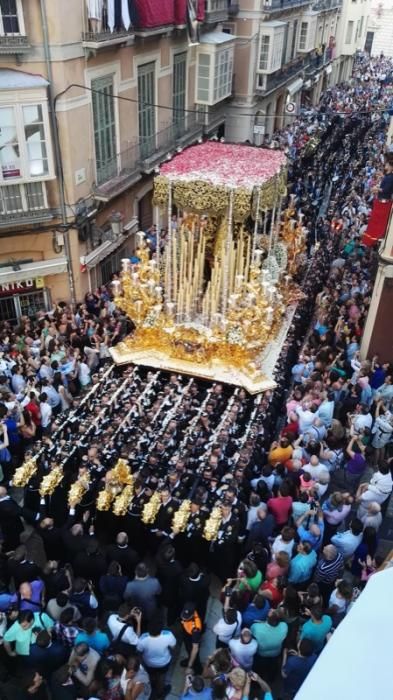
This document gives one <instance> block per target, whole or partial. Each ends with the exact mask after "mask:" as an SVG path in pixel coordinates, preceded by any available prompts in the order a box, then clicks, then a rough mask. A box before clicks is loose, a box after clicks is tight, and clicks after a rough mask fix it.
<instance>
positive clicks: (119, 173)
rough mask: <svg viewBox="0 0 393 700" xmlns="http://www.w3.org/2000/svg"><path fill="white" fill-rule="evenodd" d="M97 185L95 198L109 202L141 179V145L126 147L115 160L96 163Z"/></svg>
mask: <svg viewBox="0 0 393 700" xmlns="http://www.w3.org/2000/svg"><path fill="white" fill-rule="evenodd" d="M94 166H95V169H96V177H97V183H96V184H95V186H94V187H93V192H94V197H95V199H98V200H100V201H103V202H108V201H109V200H110V199H112V198H113V197H117V195H119V194H121V193H122V192H124V191H125V190H126V189H128V188H129V187H131V186H132V185H134V184H135V183H136V182H138V180H140V179H141V173H140V149H139V144H133V145H129V144H128V145H125V146H124V148H123V149H122V150H121V151H120V153H117V154H116V155H115V156H114V157H113V158H109V159H108V160H107V161H105V162H101V161H97V162H96V163H94Z"/></svg>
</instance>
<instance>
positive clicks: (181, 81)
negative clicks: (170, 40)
mask: <svg viewBox="0 0 393 700" xmlns="http://www.w3.org/2000/svg"><path fill="white" fill-rule="evenodd" d="M186 81H187V52H186V51H184V52H183V53H178V54H176V55H175V56H174V58H173V98H172V106H173V110H174V111H173V123H174V125H175V137H176V138H179V137H180V136H183V134H184V133H185V130H186V113H185V108H186Z"/></svg>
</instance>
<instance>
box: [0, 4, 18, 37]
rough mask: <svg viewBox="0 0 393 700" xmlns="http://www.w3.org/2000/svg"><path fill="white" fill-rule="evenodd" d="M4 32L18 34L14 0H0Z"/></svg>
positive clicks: (16, 11)
mask: <svg viewBox="0 0 393 700" xmlns="http://www.w3.org/2000/svg"><path fill="white" fill-rule="evenodd" d="M0 12H1V18H2V22H3V31H4V34H20V28H19V19H18V10H17V4H16V0H0Z"/></svg>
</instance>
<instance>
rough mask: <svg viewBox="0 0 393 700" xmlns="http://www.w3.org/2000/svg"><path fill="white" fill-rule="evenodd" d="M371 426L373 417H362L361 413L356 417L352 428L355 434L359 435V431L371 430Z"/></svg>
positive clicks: (367, 415) (369, 415) (368, 414)
mask: <svg viewBox="0 0 393 700" xmlns="http://www.w3.org/2000/svg"><path fill="white" fill-rule="evenodd" d="M372 424H373V417H372V415H371V413H366V415H365V416H364V415H363V414H362V413H361V414H360V415H359V416H356V418H354V420H353V424H352V425H353V427H354V429H355V431H356V432H357V433H360V431H361V430H363V429H364V428H371V426H372Z"/></svg>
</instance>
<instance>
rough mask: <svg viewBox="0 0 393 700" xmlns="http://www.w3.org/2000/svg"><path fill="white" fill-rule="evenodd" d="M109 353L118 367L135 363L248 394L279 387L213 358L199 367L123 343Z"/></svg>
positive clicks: (158, 351)
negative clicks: (213, 382)
mask: <svg viewBox="0 0 393 700" xmlns="http://www.w3.org/2000/svg"><path fill="white" fill-rule="evenodd" d="M110 353H111V355H112V357H113V360H114V362H115V363H116V364H118V365H123V364H128V363H132V364H135V365H145V366H147V367H154V369H162V370H166V371H168V372H176V373H180V374H188V375H191V376H194V377H198V378H200V379H206V380H208V381H215V382H223V383H225V384H233V385H234V386H241V387H243V388H244V389H245V390H246V391H248V393H249V394H259V393H260V392H262V391H267V390H269V389H274V388H275V387H276V386H277V385H276V382H274V381H273V380H272V379H269V378H268V377H265V376H264V375H263V374H261V373H259V372H255V373H253V374H248V373H247V372H246V371H245V370H243V369H238V368H236V367H230V366H228V364H226V363H225V362H224V361H223V360H220V359H218V358H217V359H215V358H213V359H211V360H210V361H209V362H207V363H200V362H194V361H193V360H191V359H190V360H185V359H179V358H176V357H171V356H170V355H169V354H167V353H166V352H165V351H160V350H153V349H150V350H145V349H138V348H137V347H134V348H133V349H129V348H127V346H126V345H125V344H124V343H119V344H118V345H116V347H114V348H111V349H110Z"/></svg>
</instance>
